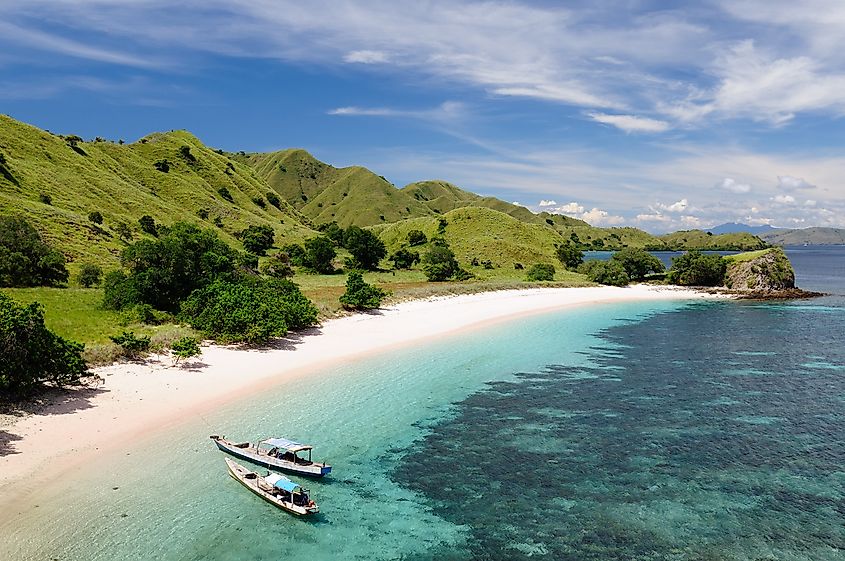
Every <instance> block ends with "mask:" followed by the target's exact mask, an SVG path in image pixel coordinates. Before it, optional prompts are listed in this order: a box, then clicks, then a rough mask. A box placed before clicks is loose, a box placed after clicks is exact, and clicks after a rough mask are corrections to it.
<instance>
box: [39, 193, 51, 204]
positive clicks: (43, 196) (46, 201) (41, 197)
mask: <svg viewBox="0 0 845 561" xmlns="http://www.w3.org/2000/svg"><path fill="white" fill-rule="evenodd" d="M38 200H39V201H41V202H42V203H43V204H45V205H52V204H53V197H51V196H50V195H48V194H47V193H40V194H39V195H38Z"/></svg>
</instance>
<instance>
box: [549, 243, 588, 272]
mask: <svg viewBox="0 0 845 561" xmlns="http://www.w3.org/2000/svg"><path fill="white" fill-rule="evenodd" d="M555 256H556V257H557V259H558V261H560V262H561V263H562V264H563V266H564V267H566V268H567V269H569V270H570V271H575V270H577V269H578V265H580V264H581V263H583V262H584V252H583V251H581V249H580V248H579V247H578V245H577V244H575V243H574V242H573V241H572V240H566V241H565V242H563V243H562V244H560V245H559V246H557V248H556V249H555Z"/></svg>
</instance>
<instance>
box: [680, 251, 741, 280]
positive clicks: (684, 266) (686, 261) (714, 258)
mask: <svg viewBox="0 0 845 561" xmlns="http://www.w3.org/2000/svg"><path fill="white" fill-rule="evenodd" d="M727 268H728V264H727V261H725V259H724V258H723V257H722V256H721V255H716V254H713V255H708V254H705V253H701V252H700V251H688V252H687V253H685V254H683V255H679V256H678V257H673V258H672V268H671V269H670V270H669V275H668V279H669V282H671V283H673V284H680V285H683V286H720V285H721V284H723V283H724V282H725V271H726V270H727Z"/></svg>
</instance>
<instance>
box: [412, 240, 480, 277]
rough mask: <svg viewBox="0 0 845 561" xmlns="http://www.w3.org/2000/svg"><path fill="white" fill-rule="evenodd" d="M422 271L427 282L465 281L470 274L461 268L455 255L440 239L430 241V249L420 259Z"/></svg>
mask: <svg viewBox="0 0 845 561" xmlns="http://www.w3.org/2000/svg"><path fill="white" fill-rule="evenodd" d="M422 263H423V271H424V272H425V276H426V278H427V279H428V280H429V281H434V282H443V281H446V280H450V279H451V280H467V279H469V278H471V277H472V275H471V274H470V273H468V272H467V271H465V270H464V269H462V268H461V266H460V264H459V263H458V260H457V259H455V253H454V252H453V251H452V250H451V249H450V248H449V244H448V243H446V241H445V240H443V239H442V238H437V239H436V240H432V245H431V248H430V249H429V250H428V252H427V253H426V254H425V255H423V257H422Z"/></svg>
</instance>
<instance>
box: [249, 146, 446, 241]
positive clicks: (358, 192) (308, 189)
mask: <svg viewBox="0 0 845 561" xmlns="http://www.w3.org/2000/svg"><path fill="white" fill-rule="evenodd" d="M240 159H241V160H242V161H243V162H244V163H248V164H249V165H251V166H252V167H253V168H254V169H255V171H256V173H257V174H258V176H259V177H261V178H262V179H264V180H265V181H266V182H267V183H268V184H269V185H270V187H272V188H273V189H274V190H275V191H276V192H277V193H279V195H280V196H282V197H283V198H284V199H285V200H287V201H290V203H291V204H292V205H293V206H294V207H296V208H297V209H299V210H300V211H301V212H302V213H303V214H304V215H305V216H307V217H308V218H310V219H311V221H312V222H313V223H314V224H323V223H327V222H331V221H336V222H337V223H338V224H339V225H340V226H342V227H347V226H351V225H355V226H373V225H376V224H386V223H390V222H397V221H399V220H404V219H406V218H414V217H418V216H428V215H431V214H434V213H433V211H432V210H430V209H429V208H428V207H426V206H425V205H423V204H421V203H420V202H419V201H417V200H415V199H414V198H412V197H409V196H408V194H407V193H404V192H402V191H401V190H399V189H397V188H396V187H394V186H393V185H392V184H391V183H390V182H388V181H387V180H386V179H384V178H383V177H381V176H378V175H376V174H374V173H373V172H371V171H370V170H368V169H366V168H363V167H359V166H352V167H348V168H335V167H332V166H330V165H328V164H325V163H323V162H321V161H319V160H317V159H316V158H314V157H313V156H312V155H311V154H309V153H308V152H306V151H305V150H298V149H295V150H282V151H279V152H271V153H268V154H248V155H246V156H243V157H241V158H240Z"/></svg>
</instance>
